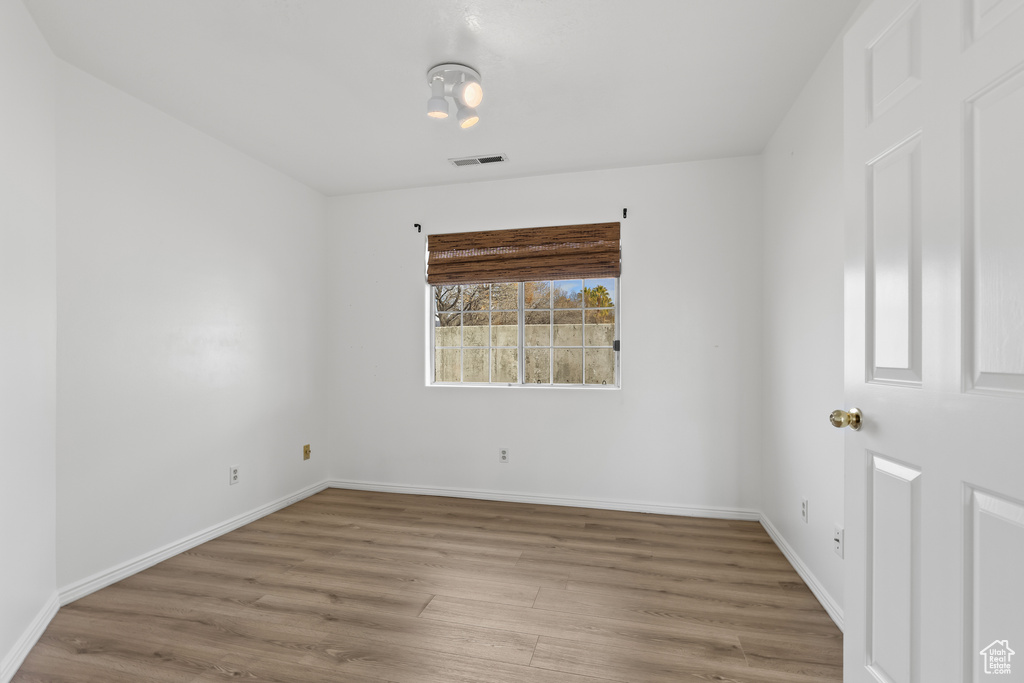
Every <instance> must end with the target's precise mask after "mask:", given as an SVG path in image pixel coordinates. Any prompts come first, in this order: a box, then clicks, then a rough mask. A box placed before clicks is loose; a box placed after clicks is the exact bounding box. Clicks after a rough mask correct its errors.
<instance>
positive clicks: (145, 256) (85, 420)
mask: <svg viewBox="0 0 1024 683" xmlns="http://www.w3.org/2000/svg"><path fill="white" fill-rule="evenodd" d="M57 78H58V101H57V104H58V106H57V112H58V114H57V339H58V348H57V410H58V429H57V452H58V462H57V559H58V574H57V578H58V585H59V586H61V588H62V590H63V589H64V588H67V587H68V586H69V585H73V584H76V583H78V582H81V581H83V580H84V579H86V578H87V577H90V576H91V575H93V574H94V573H96V572H103V571H106V570H108V569H110V568H111V567H114V566H116V565H118V564H120V563H123V562H126V561H128V560H131V559H133V558H136V557H139V556H141V555H144V554H146V553H149V552H151V551H153V550H155V549H157V548H159V547H161V546H163V545H165V544H168V543H172V542H175V541H178V540H179V539H182V538H184V537H186V536H189V535H191V534H194V533H196V532H198V531H200V530H202V529H204V528H206V527H209V526H212V525H216V524H219V523H221V522H223V521H225V520H227V519H230V518H232V517H233V516H236V515H238V514H241V513H244V512H247V511H249V510H252V509H255V508H257V507H259V506H262V505H265V504H267V503H268V502H270V501H273V500H275V499H278V498H280V497H283V496H286V495H287V494H291V493H294V492H296V491H298V490H300V489H302V488H304V487H307V486H309V485H311V484H314V483H316V482H319V481H321V480H322V479H323V478H324V476H325V474H326V467H327V457H326V456H327V449H326V448H325V447H324V446H325V438H324V424H325V417H326V413H325V410H324V406H325V402H326V383H325V379H324V377H323V368H324V367H325V366H326V345H325V342H326V336H327V335H326V328H325V324H326V317H325V315H326V307H325V306H326V270H325V267H326V261H325V258H324V249H325V240H326V234H325V222H326V208H327V204H326V199H325V198H324V197H323V196H321V195H319V194H317V193H316V192H314V191H312V190H310V189H309V188H307V187H305V186H303V185H300V184H299V183H297V182H295V181H293V180H291V179H289V178H287V177H285V176H283V175H282V174H280V173H279V172H277V171H274V170H271V169H270V168H268V167H266V166H264V165H262V164H260V163H258V162H256V161H254V160H252V159H250V158H249V157H245V156H243V155H241V154H240V153H238V152H236V151H234V150H232V149H230V148H228V147H226V146H225V145H223V144H221V143H219V142H216V141H214V140H213V139H211V138H209V137H207V136H206V135H203V134H201V133H199V132H197V131H196V130H194V129H192V128H189V127H188V126H185V125H184V124H182V123H180V122H178V121H176V120H174V119H172V118H170V117H168V116H166V115H164V114H162V113H161V112H159V111H157V110H155V109H153V108H152V107H150V106H148V105H145V104H143V103H141V102H139V101H138V100H136V99H133V98H132V97H130V96H128V95H126V94H124V93H122V92H120V91H118V90H115V89H114V88H112V87H110V86H108V85H106V84H104V83H102V82H100V81H98V80H96V79H94V78H93V77H91V76H88V75H86V74H85V73H83V72H81V71H79V70H77V69H75V68H73V67H71V66H68V65H66V64H61V65H60V66H59V68H58V76H57ZM306 443H310V444H312V446H313V452H314V457H313V459H312V460H310V461H308V462H303V461H302V445H303V444H306ZM231 464H240V465H241V467H242V471H241V483H240V484H238V485H236V486H230V487H229V486H228V466H229V465H231Z"/></svg>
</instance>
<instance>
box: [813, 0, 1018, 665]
mask: <svg viewBox="0 0 1024 683" xmlns="http://www.w3.org/2000/svg"><path fill="white" fill-rule="evenodd" d="M844 49H845V56H844V61H845V74H844V78H845V85H844V88H845V100H846V104H845V118H846V123H845V126H846V150H845V155H846V164H847V179H846V183H847V217H848V220H847V240H846V300H845V309H846V349H845V361H846V373H845V382H846V401H847V405H846V406H844V407H845V408H847V409H849V408H852V407H857V408H859V409H860V411H861V412H862V414H863V425H862V428H861V429H860V430H859V431H854V430H847V434H846V562H847V578H846V586H847V589H846V590H847V592H846V600H845V629H844V631H845V671H844V675H845V680H846V681H848V682H849V683H867V682H868V681H881V682H882V683H946V682H953V681H970V682H972V683H980V682H982V681H1006V682H1009V681H1014V682H1024V0H875V2H874V3H873V4H871V5H869V6H868V7H867V8H866V9H865V11H864V13H863V14H862V16H861V17H860V18H859V19H858V20H857V22H856V23H855V24H854V26H853V27H851V29H850V31H849V32H848V33H847V35H846V38H845V48H844ZM837 407H838V406H837ZM823 417H824V416H823Z"/></svg>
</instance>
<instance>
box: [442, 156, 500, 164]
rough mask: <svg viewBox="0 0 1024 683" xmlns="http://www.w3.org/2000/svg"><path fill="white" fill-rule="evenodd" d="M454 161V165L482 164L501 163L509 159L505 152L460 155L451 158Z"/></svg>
mask: <svg viewBox="0 0 1024 683" xmlns="http://www.w3.org/2000/svg"><path fill="white" fill-rule="evenodd" d="M448 161H450V162H452V166H480V165H482V164H500V163H502V162H503V161H508V156H506V155H504V154H487V155H484V156H479V157H459V158H458V159H449V160H448Z"/></svg>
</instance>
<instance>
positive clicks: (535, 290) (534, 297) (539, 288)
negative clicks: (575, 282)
mask: <svg viewBox="0 0 1024 683" xmlns="http://www.w3.org/2000/svg"><path fill="white" fill-rule="evenodd" d="M523 299H524V301H525V304H526V308H551V283H550V282H548V281H546V280H542V281H540V282H524V283H523Z"/></svg>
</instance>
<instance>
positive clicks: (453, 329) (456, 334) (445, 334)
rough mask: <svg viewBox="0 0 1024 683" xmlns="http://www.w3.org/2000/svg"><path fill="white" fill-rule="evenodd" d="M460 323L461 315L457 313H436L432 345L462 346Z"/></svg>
mask: <svg viewBox="0 0 1024 683" xmlns="http://www.w3.org/2000/svg"><path fill="white" fill-rule="evenodd" d="M461 324H462V316H461V315H459V314H458V313H440V314H438V316H437V318H435V320H434V346H462V328H461V327H460V325H461ZM445 381H448V380H445Z"/></svg>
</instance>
